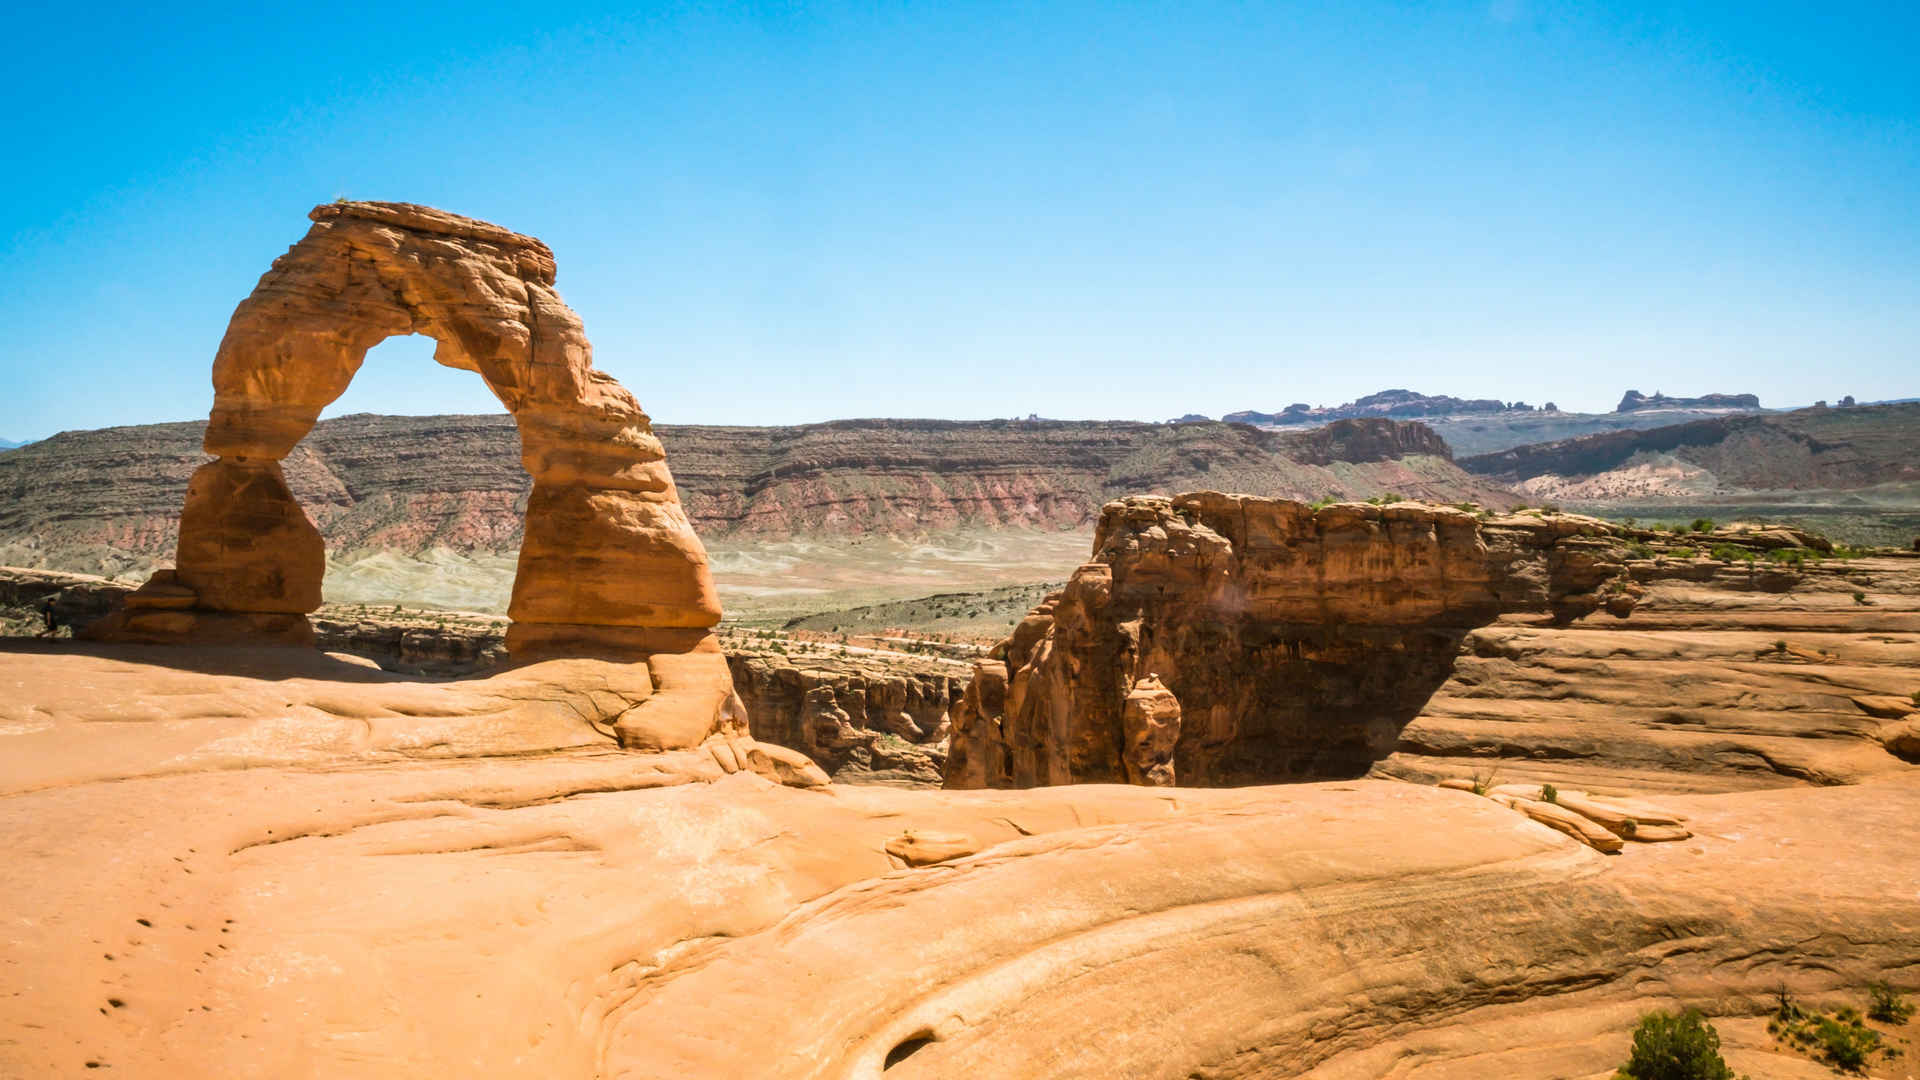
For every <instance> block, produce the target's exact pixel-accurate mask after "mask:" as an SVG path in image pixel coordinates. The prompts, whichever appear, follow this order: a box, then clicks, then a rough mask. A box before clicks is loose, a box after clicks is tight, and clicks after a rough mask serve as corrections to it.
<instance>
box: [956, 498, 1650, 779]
mask: <svg viewBox="0 0 1920 1080" xmlns="http://www.w3.org/2000/svg"><path fill="white" fill-rule="evenodd" d="M1611 529H1612V527H1611V526H1608V525H1607V524H1605V523H1604V522H1600V521H1596V520H1593V519H1590V518H1576V517H1507V518H1498V519H1492V520H1489V521H1485V522H1482V521H1481V520H1480V519H1478V518H1477V517H1476V516H1475V515H1473V514H1469V513H1465V512H1463V511H1459V510H1453V509H1449V508H1444V507H1434V506H1425V505H1420V504H1410V503H1399V504H1393V505H1386V506H1373V505H1364V504H1353V503H1342V504H1335V505H1331V506H1323V507H1318V508H1316V507H1312V506H1308V505H1306V504H1304V503H1298V502H1290V501H1286V500H1279V499H1264V498H1258V497H1254V496H1244V495H1222V494H1218V493H1215V492H1198V493H1193V494H1188V495H1180V496H1176V497H1174V498H1171V499H1169V498H1163V497H1158V496H1150V497H1135V498H1129V499H1124V500H1120V501H1118V502H1114V503H1109V504H1108V505H1107V506H1106V508H1105V509H1104V511H1103V513H1102V515H1101V520H1100V525H1099V528H1098V530H1097V532H1096V533H1095V537H1094V561H1092V562H1090V563H1088V564H1086V565H1084V566H1082V567H1080V569H1079V570H1077V571H1075V572H1074V575H1073V577H1072V579H1071V580H1070V581H1069V582H1068V583H1067V586H1066V588H1065V589H1064V590H1062V591H1061V592H1060V593H1059V594H1058V595H1057V596H1055V597H1051V598H1049V600H1048V602H1046V603H1043V604H1042V605H1041V606H1039V607H1038V608H1036V609H1035V610H1034V612H1033V613H1032V614H1031V615H1029V616H1028V617H1027V618H1026V619H1024V620H1023V621H1022V622H1021V623H1020V625H1019V626H1018V627H1016V628H1015V630H1014V632H1013V635H1012V636H1011V637H1009V638H1008V639H1007V640H1006V641H1005V642H1003V643H1002V644H1001V645H1000V646H999V647H998V648H997V649H996V652H995V656H994V657H993V658H992V659H989V660H986V661H982V662H981V663H979V664H978V665H977V666H976V675H975V679H974V683H973V686H971V687H970V688H969V689H968V691H967V692H966V694H965V696H964V697H963V699H962V702H961V705H960V707H959V708H958V709H957V710H956V715H955V718H954V732H953V739H952V746H951V753H950V756H949V758H948V764H947V772H946V783H947V786H949V787H956V788H976V787H1031V786H1035V785H1042V784H1070V783H1101V782H1127V781H1130V780H1131V781H1133V782H1151V783H1178V784H1181V785H1184V786H1216V785H1227V784H1243V783H1262V782H1273V781H1277V780H1289V779H1303V778H1310V777H1329V776H1355V775H1359V774H1361V773H1364V772H1366V771H1367V769H1368V768H1369V767H1370V766H1371V765H1372V763H1373V762H1375V761H1377V760H1379V759H1380V758H1382V757H1384V756H1386V755H1387V754H1388V753H1390V752H1391V751H1392V749H1393V747H1394V746H1395V744H1396V741H1397V739H1398V736H1399V732H1400V729H1401V728H1402V727H1404V726H1405V725H1406V723H1407V722H1408V721H1410V720H1411V719H1412V718H1413V717H1414V716H1415V715H1416V714H1417V713H1418V712H1419V710H1420V708H1421V706H1422V705H1423V704H1425V702H1426V700H1427V698H1428V697H1429V696H1431V695H1432V693H1433V691H1434V690H1435V689H1437V688H1438V687H1439V686H1440V684H1441V683H1442V682H1444V681H1445V680H1446V678H1447V677H1448V675H1449V674H1450V673H1451V672H1452V668H1453V659H1454V656H1455V654H1456V653H1457V652H1458V650H1459V645H1460V642H1461V640H1462V639H1463V638H1464V637H1465V636H1466V634H1467V633H1468V632H1469V631H1471V630H1473V629H1474V628H1475V627H1478V626H1483V625H1485V624H1487V623H1489V622H1491V621H1492V620H1493V619H1494V618H1496V617H1497V616H1499V615H1500V614H1501V613H1502V612H1506V611H1530V612H1535V613H1538V614H1540V615H1542V616H1545V617H1548V618H1551V619H1555V620H1561V621H1564V620H1571V619H1574V618H1578V617H1580V616H1583V615H1586V614H1589V613H1591V612H1593V611H1596V610H1598V609H1601V608H1602V607H1607V608H1610V609H1611V610H1613V611H1615V612H1616V613H1621V614H1624V613H1625V612H1627V611H1630V610H1631V608H1632V604H1633V598H1634V590H1633V588H1632V586H1631V584H1630V583H1628V582H1627V581H1626V580H1625V579H1624V578H1623V577H1622V576H1621V574H1622V570H1623V564H1622V561H1621V558H1620V555H1619V551H1618V545H1617V544H1616V543H1615V542H1614V541H1613V539H1612V538H1611V536H1610V533H1611ZM1156 679H1157V680H1158V681H1157V683H1154V682H1143V680H1156ZM1162 692H1164V693H1166V694H1170V695H1171V697H1172V699H1173V700H1172V701H1171V702H1167V701H1164V700H1158V695H1159V694H1160V693H1162ZM1149 699H1154V700H1153V703H1151V704H1150V703H1149ZM1169 743H1170V744H1171V745H1170V747H1169V745H1168V744H1169ZM1169 750H1170V753H1169Z"/></svg>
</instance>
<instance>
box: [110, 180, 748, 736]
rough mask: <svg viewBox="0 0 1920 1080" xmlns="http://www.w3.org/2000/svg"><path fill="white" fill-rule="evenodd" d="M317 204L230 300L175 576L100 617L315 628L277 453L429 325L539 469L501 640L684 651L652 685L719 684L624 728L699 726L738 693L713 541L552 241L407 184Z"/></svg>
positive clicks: (304, 546) (135, 633) (304, 552)
mask: <svg viewBox="0 0 1920 1080" xmlns="http://www.w3.org/2000/svg"><path fill="white" fill-rule="evenodd" d="M310 216H311V217H312V219H313V221H314V225H313V228H312V229H310V230H309V231H308V233H307V235H306V237H305V238H304V239H302V240H301V241H300V242H299V243H297V244H295V245H294V246H293V247H292V248H291V249H290V250H289V251H288V252H287V254H285V255H283V256H281V257H280V258H279V259H276V260H275V261H274V264H273V268H272V269H271V270H269V271H267V273H266V274H265V275H263V276H262V277H261V279H260V283H259V285H258V286H256V287H255V288H254V291H253V293H252V295H250V296H248V297H247V298H246V299H245V300H243V301H241V303H240V306H239V308H238V309H236V310H235V311H234V314H233V318H232V320H231V322H229V324H228V326H227V333H226V337H225V338H224V339H223V340H222V341H221V343H220V350H219V353H218V354H217V355H216V357H215V358H214V364H213V384H214V403H213V412H212V415H211V417H210V418H209V420H208V422H207V429H206V436H205V442H204V446H205V448H206V451H207V452H208V453H210V454H213V455H214V456H215V457H216V458H217V459H218V460H217V461H214V462H213V463H211V464H209V465H206V466H204V467H203V468H201V469H200V471H199V472H198V473H196V474H195V477H194V481H193V484H192V486H191V487H190V489H189V491H188V495H187V504H186V509H185V511H184V512H183V513H182V515H181V528H180V543H179V556H178V559H177V563H178V569H177V571H176V574H175V575H174V576H173V578H172V579H171V580H168V581H156V583H154V585H153V587H152V588H151V589H147V590H143V593H144V594H145V595H140V596H136V597H135V598H134V599H132V600H130V601H129V604H128V607H127V609H126V610H125V611H124V612H123V613H122V614H121V615H120V616H119V617H117V618H116V619H114V620H113V621H112V623H111V624H110V625H108V626H106V627H103V628H102V630H101V635H102V636H105V637H108V638H112V639H118V640H180V639H187V640H200V641H207V640H213V639H226V640H232V639H235V638H243V639H247V640H260V639H263V638H277V639H279V640H283V641H291V642H308V641H311V640H312V631H311V629H310V627H309V626H308V624H307V622H306V620H305V618H304V616H305V614H306V613H307V612H310V611H312V610H314V609H315V608H316V607H318V606H319V603H320V576H321V572H322V570H323V569H324V548H323V546H322V544H321V540H320V535H319V533H318V532H317V531H316V530H315V529H314V527H313V525H312V523H311V522H310V521H308V520H307V517H306V514H305V513H304V512H303V511H302V510H301V509H300V507H299V505H298V503H296V502H295V501H294V498H293V496H292V494H291V493H290V492H289V491H288V490H287V486H286V482H285V479H284V478H283V476H282V474H281V470H280V465H279V462H280V460H281V459H283V458H285V457H286V456H287V454H288V453H289V452H291V451H292V450H293V448H294V445H295V444H296V443H298V442H299V441H300V440H301V439H302V438H303V437H305V436H306V434H307V432H308V431H310V430H311V429H312V428H313V425H314V422H315V421H316V420H317V419H318V418H319V415H320V411H321V410H322V409H324V408H325V407H326V406H327V405H328V404H329V403H331V402H332V401H333V400H334V399H335V398H337V397H339V396H340V394H341V393H342V392H344V391H345V390H346V388H347V384H348V382H349V381H350V380H351V379H352V378H353V375H354V373H355V372H356V371H358V370H359V367H360V363H361V361H362V360H363V359H364V358H365V356H366V352H367V350H368V349H369V348H371V347H373V346H374V345H376V344H378V343H379V342H380V341H382V340H384V339H386V338H388V337H391V336H393V335H396V334H413V333H418V334H426V335H428V336H429V337H432V338H433V339H434V340H435V341H437V342H438V343H439V344H438V348H437V349H436V350H435V351H434V359H435V360H437V361H439V362H440V363H442V364H444V365H446V366H448V367H455V368H460V369H462V370H466V371H473V372H476V373H478V374H479V375H480V376H481V377H482V378H484V379H486V381H487V385H488V387H489V388H491V389H492V390H493V392H494V393H495V394H496V395H498V396H499V398H500V400H501V402H502V403H504V404H505V405H506V407H507V409H508V411H509V412H511V413H512V414H513V416H514V420H515V423H516V424H517V426H518V427H519V432H520V459H521V463H522V464H523V465H524V466H525V467H526V470H527V472H528V473H530V474H531V475H532V477H533V491H532V493H531V495H530V496H529V499H528V504H527V525H526V538H525V542H524V543H523V544H522V547H521V551H520V564H519V574H518V576H517V578H516V579H515V582H514V589H513V600H512V603H511V605H510V607H509V614H510V615H511V616H512V617H513V619H514V626H513V628H512V629H511V630H510V631H509V633H508V639H507V644H508V648H509V651H510V652H512V653H513V654H514V656H515V657H516V658H518V659H529V658H532V657H534V656H538V655H553V654H562V653H565V654H588V655H591V654H595V653H612V654H615V655H621V656H626V657H635V656H640V657H645V656H651V655H655V654H668V655H674V656H676V657H678V656H685V657H689V658H690V659H687V660H678V659H676V660H674V661H672V662H670V663H664V664H659V665H654V666H655V667H656V668H660V669H661V670H656V672H655V676H656V683H658V682H660V681H661V680H662V679H663V678H664V679H665V681H667V682H671V683H677V684H680V685H681V686H683V687H685V686H692V685H698V686H700V687H701V690H700V692H699V693H697V694H696V695H695V697H701V698H704V697H709V696H714V695H716V694H717V695H718V698H719V701H720V702H721V703H722V704H720V705H715V704H714V703H712V702H709V703H708V705H713V706H714V707H713V708H708V709H707V710H706V715H704V716H700V715H696V714H698V713H700V711H701V710H700V708H694V709H693V710H692V712H691V713H689V715H688V716H687V717H680V718H677V719H675V720H674V721H672V722H670V723H667V724H666V725H665V727H664V728H662V729H660V730H654V731H649V732H646V733H640V732H629V731H626V730H625V729H624V728H623V735H632V736H633V737H634V738H635V739H637V740H638V741H639V742H640V743H652V742H655V741H658V740H659V739H661V738H666V739H669V740H679V739H682V738H683V737H684V733H686V732H690V731H693V730H695V729H703V725H704V730H701V731H700V736H699V737H704V736H705V733H706V730H710V729H711V727H712V725H713V723H714V722H715V721H714V714H715V712H716V711H718V710H719V709H721V708H722V707H723V706H724V702H725V701H726V699H727V698H728V697H729V696H730V692H731V691H730V682H729V680H728V679H727V672H726V665H725V663H724V660H723V659H722V658H721V655H720V652H719V648H718V646H717V645H716V644H715V643H714V641H713V639H712V636H711V634H709V633H708V629H709V628H710V627H712V626H713V625H714V624H715V623H717V622H718V621H719V619H720V604H719V600H718V598H717V597H716V595H715V593H714V588H713V579H712V575H711V574H710V573H709V571H708V568H707V555H706V551H705V549H704V548H703V547H702V546H701V544H700V541H699V539H698V537H696V536H695V535H694V532H693V528H692V526H691V525H690V524H689V523H688V520H687V516H686V514H685V512H684V511H683V510H682V509H681V506H680V500H679V495H678V493H677V492H676V490H675V488H674V483H673V478H672V476H671V475H670V474H669V473H668V471H667V462H666V454H665V452H664V451H663V450H662V449H661V446H660V441H659V439H657V438H656V437H655V436H654V434H653V429H652V425H651V423H650V421H649V420H648V418H647V415H646V413H644V412H642V411H641V410H640V406H639V405H638V404H637V403H636V402H635V401H634V399H633V397H632V395H630V394H628V393H627V391H626V390H625V389H624V388H622V387H621V386H620V384H619V383H617V382H615V381H614V380H613V379H612V377H610V376H608V375H606V374H605V373H603V372H600V371H596V370H594V367H593V349H592V346H591V345H589V344H588V342H587V336H586V331H585V329H584V328H583V327H582V325H581V323H580V319H579V317H578V316H577V315H575V314H574V313H573V311H572V310H571V309H569V308H568V307H567V306H566V304H565V303H563V302H562V301H561V299H560V296H559V294H558V293H557V292H555V291H554V288H553V283H554V261H553V253H552V252H551V251H549V250H548V249H547V246H546V245H545V244H542V243H541V242H540V241H538V240H535V239H533V238H531V237H527V236H521V235H519V234H516V233H512V232H509V231H507V230H506V229H503V228H500V227H499V226H497V225H490V224H487V223H486V222H482V221H475V220H473V219H471V218H464V217H459V216H457V215H454V214H448V213H444V212H442V211H439V210H434V209H431V208H428V207H423V206H414V205H410V204H405V203H362V202H355V203H337V204H332V205H327V206H320V207H316V208H315V209H314V211H313V213H312V214H311V215H310ZM182 590H185V592H184V593H183V592H182ZM666 669H671V670H672V672H673V673H672V674H671V675H667V674H665V670H666ZM662 711H665V710H655V712H656V713H658V712H662ZM694 741H698V738H696V739H695V740H694Z"/></svg>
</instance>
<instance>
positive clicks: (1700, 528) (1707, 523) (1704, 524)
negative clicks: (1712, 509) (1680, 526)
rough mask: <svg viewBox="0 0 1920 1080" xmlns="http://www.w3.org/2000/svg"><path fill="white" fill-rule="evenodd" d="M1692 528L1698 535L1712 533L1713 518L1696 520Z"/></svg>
mask: <svg viewBox="0 0 1920 1080" xmlns="http://www.w3.org/2000/svg"><path fill="white" fill-rule="evenodd" d="M1691 528H1692V529H1693V531H1694V532H1697V533H1703V532H1712V531H1713V519H1712V518H1694V519H1693V525H1692V526H1691Z"/></svg>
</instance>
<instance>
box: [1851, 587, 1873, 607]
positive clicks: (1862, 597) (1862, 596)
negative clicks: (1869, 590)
mask: <svg viewBox="0 0 1920 1080" xmlns="http://www.w3.org/2000/svg"><path fill="white" fill-rule="evenodd" d="M1853 602H1854V603H1856V604H1859V605H1860V606H1861V607H1870V606H1872V604H1873V601H1871V600H1869V599H1867V594H1866V593H1863V592H1861V591H1860V590H1858V589H1855V590H1854V592H1853Z"/></svg>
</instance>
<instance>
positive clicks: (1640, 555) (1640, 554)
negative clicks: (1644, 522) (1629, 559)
mask: <svg viewBox="0 0 1920 1080" xmlns="http://www.w3.org/2000/svg"><path fill="white" fill-rule="evenodd" d="M1627 554H1628V555H1631V556H1633V557H1634V558H1636V559H1651V558H1653V548H1652V547H1651V546H1650V545H1648V544H1644V543H1641V542H1640V541H1638V540H1635V541H1633V542H1631V543H1629V544H1628V545H1627Z"/></svg>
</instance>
